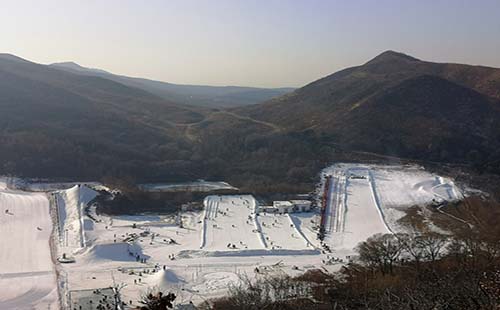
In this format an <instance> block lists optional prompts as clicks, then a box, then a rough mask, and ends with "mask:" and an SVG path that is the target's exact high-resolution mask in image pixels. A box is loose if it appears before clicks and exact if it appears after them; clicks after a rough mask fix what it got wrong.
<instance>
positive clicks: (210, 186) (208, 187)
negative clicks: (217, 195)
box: [139, 181, 238, 192]
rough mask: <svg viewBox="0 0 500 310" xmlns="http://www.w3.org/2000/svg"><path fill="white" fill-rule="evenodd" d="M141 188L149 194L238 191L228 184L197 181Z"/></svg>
mask: <svg viewBox="0 0 500 310" xmlns="http://www.w3.org/2000/svg"><path fill="white" fill-rule="evenodd" d="M139 187H140V188H141V189H142V190H144V191H149V192H176V191H195V192H209V191H215V190H238V189H237V188H236V187H233V186H232V185H230V184H229V183H227V182H211V181H195V182H184V183H148V184H140V185H139Z"/></svg>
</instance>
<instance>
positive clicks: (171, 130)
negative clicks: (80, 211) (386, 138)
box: [0, 54, 205, 178]
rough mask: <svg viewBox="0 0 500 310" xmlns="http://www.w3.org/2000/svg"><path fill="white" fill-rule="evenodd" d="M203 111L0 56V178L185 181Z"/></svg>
mask: <svg viewBox="0 0 500 310" xmlns="http://www.w3.org/2000/svg"><path fill="white" fill-rule="evenodd" d="M204 113H205V112H204V110H203V109H199V108H193V107H189V106H185V105H178V104H175V103H172V102H169V101H167V100H165V99H162V98H159V97H157V96H155V95H152V94H150V93H148V92H146V91H144V90H141V89H138V88H132V87H129V86H126V85H123V84H120V83H117V82H114V81H111V80H108V79H104V78H102V77H96V76H86V75H79V74H74V73H70V72H66V71H62V70H58V69H55V68H52V67H49V66H45V65H39V64H36V63H32V62H29V61H26V60H23V59H21V58H18V57H16V56H13V55H6V54H0V174H9V173H12V174H16V175H25V176H38V177H43V176H45V177H48V176H52V177H57V176H66V177H67V176H78V177H82V178H85V177H96V176H103V175H107V174H111V175H117V174H118V175H119V174H123V175H134V176H136V177H144V176H149V177H154V175H157V174H160V175H163V176H167V175H175V176H176V177H178V176H182V175H185V173H186V168H185V165H186V164H185V162H186V159H188V158H189V156H190V155H189V154H191V150H192V149H191V146H190V144H189V141H187V140H186V138H185V136H184V134H183V129H182V128H183V126H186V124H189V123H193V122H198V121H200V120H203V119H204Z"/></svg>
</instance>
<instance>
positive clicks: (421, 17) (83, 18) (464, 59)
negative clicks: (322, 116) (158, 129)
mask: <svg viewBox="0 0 500 310" xmlns="http://www.w3.org/2000/svg"><path fill="white" fill-rule="evenodd" d="M388 49H392V50H397V51H402V52H405V53H407V54H410V55H413V56H415V57H417V58H422V59H426V60H433V61H450V62H460V63H470V64H482V65H488V66H495V67H500V0H467V1H466V0H393V1H392V0H364V1H363V0H355V1H352V0H345V1H340V0H338V1H334V0H289V1H284V0H283V1H277V0H276V1H274V0H254V1H251V0H246V1H245V0H198V1H190V0H137V1H132V0H82V1H72V0H60V1H56V0H32V1H23V0H0V52H5V53H12V54H16V55H18V56H20V57H23V58H27V59H29V60H32V61H35V62H40V63H52V62H60V61H75V62H77V63H79V64H81V65H84V66H88V67H96V68H101V69H105V70H108V71H111V72H114V73H119V74H125V75H130V76H140V77H147V78H152V79H157V80H162V81H167V82H173V83H185V84H207V85H248V86H265V87H277V86H301V85H304V84H306V83H309V82H311V81H313V80H315V79H318V78H320V77H322V76H325V75H327V74H330V73H333V72H335V71H337V70H339V69H341V68H344V67H349V66H353V65H358V64H361V63H363V62H366V61H367V60H369V59H370V58H372V57H374V56H376V55H377V54H378V53H380V52H382V51H384V50H388Z"/></svg>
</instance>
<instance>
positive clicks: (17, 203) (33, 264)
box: [0, 183, 59, 309]
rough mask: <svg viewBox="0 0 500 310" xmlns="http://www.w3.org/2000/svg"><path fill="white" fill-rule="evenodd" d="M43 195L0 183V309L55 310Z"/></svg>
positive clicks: (46, 205)
mask: <svg viewBox="0 0 500 310" xmlns="http://www.w3.org/2000/svg"><path fill="white" fill-rule="evenodd" d="M51 232H52V221H51V218H50V213H49V201H48V199H47V197H46V195H45V194H41V193H24V192H17V191H10V190H7V189H6V188H5V186H2V183H0V236H1V243H0V245H1V249H0V309H59V303H58V293H57V284H56V274H55V270H54V265H53V262H52V258H51V253H50V244H49V240H50V236H51Z"/></svg>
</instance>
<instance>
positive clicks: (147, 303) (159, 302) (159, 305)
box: [139, 288, 176, 310]
mask: <svg viewBox="0 0 500 310" xmlns="http://www.w3.org/2000/svg"><path fill="white" fill-rule="evenodd" d="M175 298H176V296H175V294H174V293H167V294H165V293H163V292H162V291H159V290H158V289H156V288H153V289H149V290H148V292H146V293H145V294H144V295H142V296H141V300H140V301H139V303H140V304H141V305H142V306H141V307H139V309H140V310H165V309H172V308H173V307H174V304H173V302H174V300H175Z"/></svg>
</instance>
